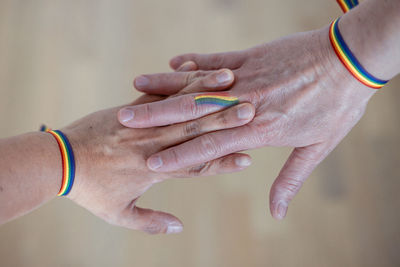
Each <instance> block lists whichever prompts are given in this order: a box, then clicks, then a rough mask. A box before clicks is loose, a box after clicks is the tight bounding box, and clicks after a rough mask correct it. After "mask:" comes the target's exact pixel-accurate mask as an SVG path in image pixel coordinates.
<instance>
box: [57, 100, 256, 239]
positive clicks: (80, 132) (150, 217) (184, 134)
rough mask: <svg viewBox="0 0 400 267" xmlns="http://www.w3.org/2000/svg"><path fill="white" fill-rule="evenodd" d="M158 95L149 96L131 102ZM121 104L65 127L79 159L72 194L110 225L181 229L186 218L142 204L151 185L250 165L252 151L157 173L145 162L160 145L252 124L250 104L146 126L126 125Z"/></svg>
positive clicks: (169, 230)
mask: <svg viewBox="0 0 400 267" xmlns="http://www.w3.org/2000/svg"><path fill="white" fill-rule="evenodd" d="M160 99H161V98H160V97H156V96H145V97H142V98H141V99H140V100H138V101H136V102H134V103H133V104H140V103H145V102H150V101H155V100H160ZM119 109H120V107H119V108H112V109H108V110H103V111H99V112H96V113H93V114H91V115H89V116H86V117H84V118H83V119H81V120H78V121H76V122H75V123H73V124H72V125H70V126H68V127H65V128H64V129H62V131H63V132H64V133H65V134H66V135H67V136H68V138H69V140H70V142H71V144H72V147H73V149H74V152H75V158H76V162H77V171H76V178H75V183H74V186H73V188H72V191H71V192H70V194H69V195H68V197H69V198H70V199H72V200H73V201H75V202H76V203H77V204H78V205H80V206H82V207H85V208H86V209H88V210H89V211H91V212H92V213H93V214H95V215H97V216H99V217H100V218H102V219H104V220H105V221H107V222H109V223H111V224H114V225H118V226H123V227H127V228H130V229H137V230H142V231H145V232H147V233H152V234H155V233H177V232H181V231H182V223H181V222H180V221H179V220H178V219H177V218H176V217H174V216H172V215H170V214H167V213H164V212H160V211H153V210H150V209H143V208H139V207H137V206H136V201H137V200H138V198H139V197H140V196H141V195H142V194H143V193H144V192H145V191H146V190H148V189H149V188H150V187H151V186H152V185H154V184H156V183H158V182H161V181H164V180H166V179H169V178H176V177H193V176H206V175H215V174H219V173H227V172H235V171H240V170H242V169H244V168H245V167H246V166H248V165H250V161H251V159H250V157H249V156H248V155H246V154H241V153H234V154H231V155H228V156H224V157H221V158H219V159H215V160H212V161H208V162H206V163H201V164H194V165H193V166H190V167H185V168H181V169H180V170H174V171H172V172H169V173H156V172H154V171H151V170H149V169H148V168H147V166H146V159H147V158H148V157H149V156H150V155H151V154H153V153H156V152H158V151H160V150H163V149H166V148H168V147H170V146H173V145H177V144H179V143H182V142H185V141H188V140H190V139H192V138H195V137H197V136H200V135H201V134H204V133H208V132H212V131H215V130H219V129H224V128H232V127H237V126H241V125H243V124H246V123H248V122H249V121H251V120H252V118H253V116H254V113H255V111H254V107H253V106H252V105H251V104H249V103H247V104H240V105H237V106H234V107H231V108H230V109H227V110H225V111H223V112H221V113H218V114H213V115H209V116H206V117H203V118H201V119H198V120H194V121H191V122H185V123H180V124H175V125H171V126H165V127H154V128H147V129H129V128H126V127H123V126H122V125H121V124H120V123H119V122H118V121H117V112H118V110H119ZM238 114H246V116H245V118H244V117H243V116H241V117H240V116H239V117H238Z"/></svg>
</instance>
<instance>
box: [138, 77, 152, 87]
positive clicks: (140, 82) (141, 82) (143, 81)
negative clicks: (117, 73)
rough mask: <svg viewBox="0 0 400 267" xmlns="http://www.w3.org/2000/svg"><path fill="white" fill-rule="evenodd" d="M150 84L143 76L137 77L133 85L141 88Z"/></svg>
mask: <svg viewBox="0 0 400 267" xmlns="http://www.w3.org/2000/svg"><path fill="white" fill-rule="evenodd" d="M149 83H150V80H149V79H148V78H146V77H144V76H139V77H137V78H136V79H135V85H136V86H137V87H143V86H146V85H148V84H149Z"/></svg>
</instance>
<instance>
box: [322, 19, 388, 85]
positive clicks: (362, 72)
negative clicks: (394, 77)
mask: <svg viewBox="0 0 400 267" xmlns="http://www.w3.org/2000/svg"><path fill="white" fill-rule="evenodd" d="M339 20H340V17H339V18H337V19H336V20H335V21H333V22H332V24H331V26H330V28H329V39H330V42H331V45H332V47H333V50H334V51H335V53H336V55H337V56H338V58H339V59H340V61H341V62H342V63H343V65H344V66H345V67H346V69H347V70H348V71H349V72H350V73H351V74H352V75H353V76H354V77H355V78H356V79H357V80H359V81H360V82H361V83H362V84H364V85H366V86H368V87H371V88H373V89H379V88H382V87H383V86H384V85H385V84H386V83H387V82H388V81H385V80H380V79H378V78H375V77H374V76H372V74H370V73H369V72H368V71H367V70H366V69H365V68H364V67H363V66H362V65H361V63H360V62H359V61H358V60H357V58H356V57H355V56H354V55H353V53H352V52H351V50H350V48H349V47H348V46H347V44H346V43H345V41H344V39H343V37H342V34H341V33H340V30H339V27H338V24H339Z"/></svg>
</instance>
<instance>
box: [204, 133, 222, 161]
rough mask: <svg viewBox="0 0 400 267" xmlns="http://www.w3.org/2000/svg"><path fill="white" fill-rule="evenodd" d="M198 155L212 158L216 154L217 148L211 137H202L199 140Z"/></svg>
mask: <svg viewBox="0 0 400 267" xmlns="http://www.w3.org/2000/svg"><path fill="white" fill-rule="evenodd" d="M200 149H201V150H200V153H201V154H202V155H204V156H205V157H212V156H215V155H217V154H218V147H217V145H216V143H215V140H214V138H213V137H212V136H209V135H204V136H203V137H202V138H201V143H200Z"/></svg>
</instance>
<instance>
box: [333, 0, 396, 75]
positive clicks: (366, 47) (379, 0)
mask: <svg viewBox="0 0 400 267" xmlns="http://www.w3.org/2000/svg"><path fill="white" fill-rule="evenodd" d="M339 28H340V31H341V32H342V35H343V38H344V40H345V41H346V43H347V45H348V46H349V48H350V49H351V51H352V52H353V54H354V55H355V57H356V58H357V59H358V60H359V61H360V63H361V64H362V65H363V66H364V67H365V68H366V69H367V70H368V72H370V73H371V74H373V75H374V76H375V77H377V78H380V79H384V80H389V79H391V78H393V77H394V76H396V75H397V74H398V73H399V72H400V30H399V29H400V1H399V0H366V1H364V2H362V3H361V4H360V5H359V6H358V7H357V8H354V9H352V10H351V11H350V12H348V13H346V14H345V15H343V17H342V19H341V20H340V24H339Z"/></svg>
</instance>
